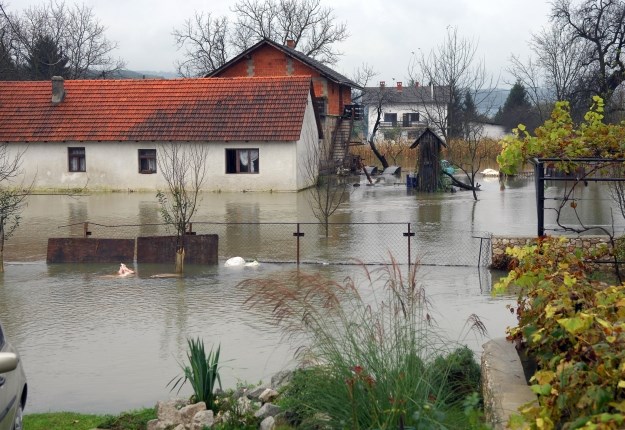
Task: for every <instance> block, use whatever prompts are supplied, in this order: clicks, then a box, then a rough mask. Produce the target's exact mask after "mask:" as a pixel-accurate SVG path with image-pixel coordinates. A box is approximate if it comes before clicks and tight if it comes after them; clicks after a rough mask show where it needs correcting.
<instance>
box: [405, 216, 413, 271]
mask: <svg viewBox="0 0 625 430" xmlns="http://www.w3.org/2000/svg"><path fill="white" fill-rule="evenodd" d="M412 236H414V233H413V232H411V231H410V223H408V233H404V237H407V238H408V267H410V265H411V264H412V258H411V256H410V238H411V237H412Z"/></svg>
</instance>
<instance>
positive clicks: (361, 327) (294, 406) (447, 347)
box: [242, 262, 479, 429]
mask: <svg viewBox="0 0 625 430" xmlns="http://www.w3.org/2000/svg"><path fill="white" fill-rule="evenodd" d="M402 270H403V268H402V267H401V266H399V265H397V264H395V263H394V262H393V263H391V264H390V265H388V266H387V267H386V268H385V269H384V270H383V271H382V272H377V273H375V272H374V273H371V272H369V271H367V269H366V268H364V269H363V272H364V274H365V276H364V280H365V282H363V285H358V282H356V281H355V280H354V279H352V278H349V279H347V280H345V281H344V282H343V283H339V282H334V281H332V280H329V279H326V278H324V277H323V276H321V275H319V274H306V273H303V272H301V271H294V272H291V273H288V274H284V275H283V276H281V277H276V276H273V277H272V278H271V279H258V278H256V279H253V280H248V281H245V282H244V283H243V285H242V286H243V287H245V288H251V291H252V293H251V295H250V299H249V300H248V303H249V304H250V305H251V306H254V307H262V308H263V309H270V310H272V312H273V316H274V318H275V321H276V322H277V323H279V324H282V327H283V328H284V330H285V334H286V335H287V336H294V337H293V339H294V340H295V339H297V340H299V341H301V340H302V339H305V341H304V343H305V345H304V346H302V347H301V348H299V350H298V351H299V353H298V355H297V357H298V358H299V359H300V361H301V363H302V365H303V367H304V369H303V370H299V371H297V372H296V373H295V375H294V378H293V380H292V382H291V383H290V385H289V387H288V389H287V390H286V391H285V392H284V393H283V396H282V405H283V406H284V407H285V408H286V409H288V410H289V411H293V412H294V416H293V417H292V419H291V424H293V425H298V426H299V428H311V429H312V428H315V429H323V428H330V429H335V428H338V429H341V428H346V429H347V428H348V429H399V428H406V429H408V428H419V429H429V428H471V427H470V426H469V425H468V424H467V422H468V421H467V420H466V417H464V416H463V404H462V400H463V398H461V397H462V394H458V395H452V392H453V389H452V388H451V384H452V383H454V384H455V383H459V380H456V379H455V378H459V377H458V370H459V368H460V366H462V365H463V364H461V362H462V360H463V359H465V358H467V357H468V355H466V352H468V353H469V354H471V355H472V353H471V352H470V351H469V350H462V349H459V350H458V351H457V352H455V353H454V352H453V351H454V350H455V348H456V347H457V346H458V344H457V343H456V342H453V341H450V340H449V339H447V338H446V337H445V336H444V335H443V334H442V333H441V332H440V331H439V330H438V329H437V328H436V325H435V324H434V321H433V318H432V312H431V309H430V304H429V302H428V300H427V298H426V295H425V292H424V290H423V288H421V287H420V286H419V285H418V283H417V280H416V268H414V267H413V269H412V270H410V273H408V274H407V275H404V274H403V273H402ZM478 326H479V324H478ZM450 354H451V355H450ZM454 354H455V355H454ZM452 356H453V357H455V358H451V357H452ZM436 357H438V358H439V359H438V360H435V358H436ZM435 362H436V364H435ZM465 364H466V363H465ZM474 366H477V364H475V363H474ZM452 368H453V369H454V370H452ZM471 368H472V369H474V368H475V367H473V366H471ZM473 376H474V375H472V376H471V378H469V379H472V378H473ZM459 379H462V378H459ZM472 380H473V379H472ZM464 382H467V381H466V380H465V381H464ZM464 382H463V383H462V387H463V389H465V388H466V393H471V392H473V391H477V390H478V386H477V385H475V386H474V387H473V389H472V390H469V388H468V385H464ZM463 394H464V393H463ZM458 413H459V414H458ZM459 415H460V416H459Z"/></svg>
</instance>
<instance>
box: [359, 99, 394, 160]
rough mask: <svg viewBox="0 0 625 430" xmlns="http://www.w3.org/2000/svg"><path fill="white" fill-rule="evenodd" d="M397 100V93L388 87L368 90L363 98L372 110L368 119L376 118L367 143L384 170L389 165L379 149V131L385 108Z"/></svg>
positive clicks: (364, 102)
mask: <svg viewBox="0 0 625 430" xmlns="http://www.w3.org/2000/svg"><path fill="white" fill-rule="evenodd" d="M395 100H396V92H394V90H393V89H392V88H386V87H377V88H367V91H366V93H365V95H364V96H363V104H365V105H366V106H368V109H370V110H371V111H369V112H367V115H366V117H368V118H375V120H374V121H373V127H372V128H371V132H370V133H369V135H368V136H367V143H368V144H369V147H370V148H371V151H372V152H373V154H374V155H375V156H376V157H377V159H378V160H380V163H382V169H386V168H387V167H388V166H389V164H388V160H387V159H386V156H385V155H384V154H382V153H381V152H380V151H379V149H378V147H377V143H378V141H379V136H378V131H379V130H380V124H381V123H382V119H383V118H384V109H385V107H386V106H388V105H389V104H392V103H393V102H394V101H395Z"/></svg>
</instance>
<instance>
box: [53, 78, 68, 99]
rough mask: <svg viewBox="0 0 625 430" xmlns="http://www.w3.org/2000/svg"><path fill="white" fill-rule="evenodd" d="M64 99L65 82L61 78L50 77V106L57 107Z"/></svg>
mask: <svg viewBox="0 0 625 430" xmlns="http://www.w3.org/2000/svg"><path fill="white" fill-rule="evenodd" d="M64 98H65V81H64V80H63V78H62V77H61V76H52V104H53V105H58V104H59V103H61V102H62V101H63V99H64Z"/></svg>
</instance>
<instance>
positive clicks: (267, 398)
mask: <svg viewBox="0 0 625 430" xmlns="http://www.w3.org/2000/svg"><path fill="white" fill-rule="evenodd" d="M278 395H279V393H278V392H277V391H276V390H272V389H271V388H267V389H265V391H263V392H262V394H261V395H260V396H258V399H259V400H260V401H261V402H262V403H271V402H272V401H273V400H274V399H275V398H276V397H278Z"/></svg>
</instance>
